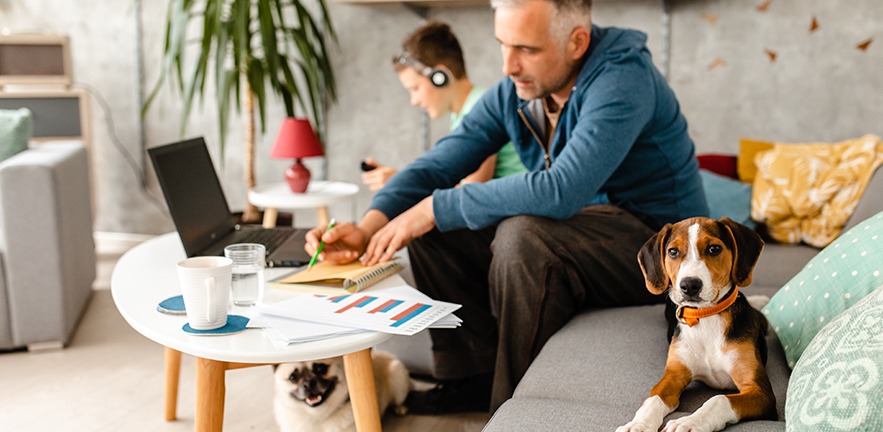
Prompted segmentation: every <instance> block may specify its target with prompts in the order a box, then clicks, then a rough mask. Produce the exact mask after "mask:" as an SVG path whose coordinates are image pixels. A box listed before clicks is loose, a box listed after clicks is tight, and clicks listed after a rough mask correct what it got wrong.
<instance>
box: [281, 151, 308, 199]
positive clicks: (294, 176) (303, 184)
mask: <svg viewBox="0 0 883 432" xmlns="http://www.w3.org/2000/svg"><path fill="white" fill-rule="evenodd" d="M285 181H287V182H288V187H290V188H291V191H292V192H294V193H304V192H306V191H307V187H309V185H310V170H308V169H307V167H306V166H304V164H303V163H302V162H301V161H300V159H295V160H294V164H293V165H291V166H290V167H288V169H287V170H285Z"/></svg>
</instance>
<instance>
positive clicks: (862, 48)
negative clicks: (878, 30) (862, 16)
mask: <svg viewBox="0 0 883 432" xmlns="http://www.w3.org/2000/svg"><path fill="white" fill-rule="evenodd" d="M873 41H874V38H868V40H866V41H864V42H862V43H860V44H858V45H856V46H855V47H856V48H858V49H859V50H860V51H867V50H868V47H869V46H871V42H873Z"/></svg>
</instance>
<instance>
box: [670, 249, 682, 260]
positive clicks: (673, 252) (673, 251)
mask: <svg viewBox="0 0 883 432" xmlns="http://www.w3.org/2000/svg"><path fill="white" fill-rule="evenodd" d="M680 254H681V252H680V251H679V250H677V248H670V249H669V250H668V257H669V258H677V257H678V255H680Z"/></svg>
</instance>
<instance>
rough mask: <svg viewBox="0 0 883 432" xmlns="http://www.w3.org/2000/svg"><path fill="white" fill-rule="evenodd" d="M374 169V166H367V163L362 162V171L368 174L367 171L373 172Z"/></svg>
mask: <svg viewBox="0 0 883 432" xmlns="http://www.w3.org/2000/svg"><path fill="white" fill-rule="evenodd" d="M374 168H377V167H376V166H374V165H370V164H368V162H365V161H362V171H364V172H368V171H371V170H373V169H374Z"/></svg>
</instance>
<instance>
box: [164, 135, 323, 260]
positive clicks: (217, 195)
mask: <svg viewBox="0 0 883 432" xmlns="http://www.w3.org/2000/svg"><path fill="white" fill-rule="evenodd" d="M147 152H148V153H149V154H150V160H151V161H152V162H153V168H154V170H155V171H156V177H157V178H158V179H159V184H160V187H161V188H162V191H163V195H165V198H166V204H167V205H168V207H169V213H170V214H171V215H172V220H173V221H174V223H175V229H177V231H178V235H179V236H180V237H181V243H183V245H184V251H185V252H186V253H187V257H192V256H212V255H221V256H223V255H224V247H225V246H227V245H229V244H234V243H261V244H263V245H264V246H266V247H267V266H269V267H300V266H302V265H305V264H307V263H308V262H309V261H310V256H309V255H308V254H307V253H306V252H305V251H304V243H305V240H304V235H305V234H306V232H307V231H308V230H307V229H295V228H292V227H278V228H264V227H262V226H260V225H242V226H240V225H238V224H236V218H235V216H233V214H232V213H231V212H230V208H229V207H228V206H227V198H226V197H225V196H224V191H223V190H222V189H221V182H220V180H218V175H217V173H216V172H215V168H214V165H213V164H212V159H211V156H209V152H208V148H207V147H206V145H205V140H204V139H203V138H202V137H199V138H193V139H188V140H185V141H180V142H175V143H171V144H166V145H163V146H158V147H152V148H149V149H147Z"/></svg>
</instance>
